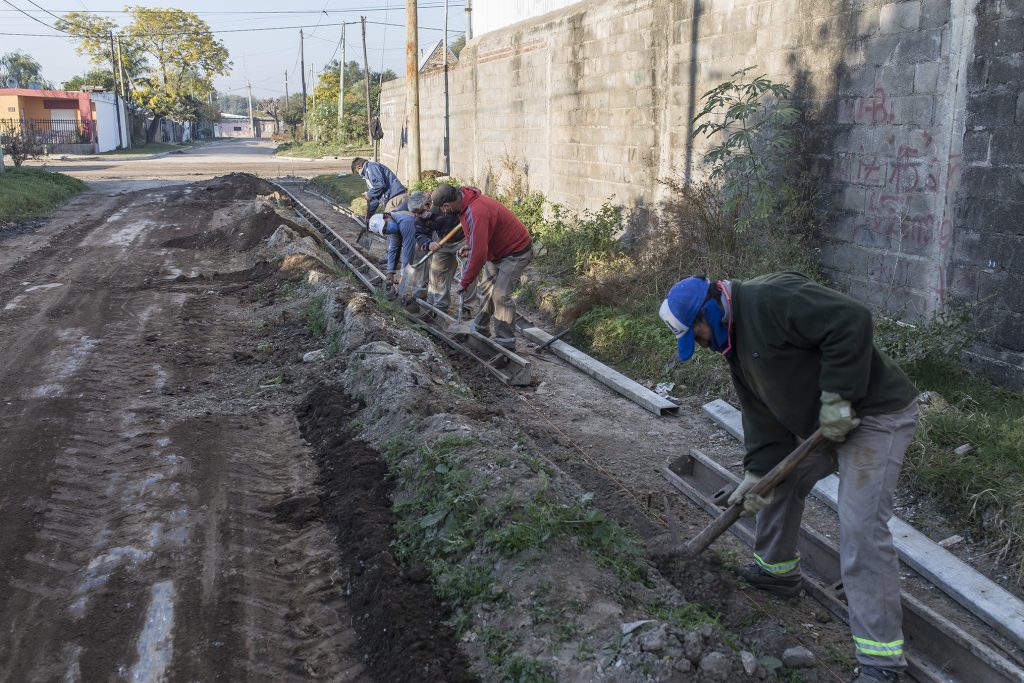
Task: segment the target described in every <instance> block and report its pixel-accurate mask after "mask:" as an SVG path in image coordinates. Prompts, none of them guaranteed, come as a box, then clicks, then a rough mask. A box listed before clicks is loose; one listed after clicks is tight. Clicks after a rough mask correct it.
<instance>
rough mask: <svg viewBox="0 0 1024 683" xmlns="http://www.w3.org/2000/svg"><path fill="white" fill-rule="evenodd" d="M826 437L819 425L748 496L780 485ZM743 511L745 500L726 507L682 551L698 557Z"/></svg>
mask: <svg viewBox="0 0 1024 683" xmlns="http://www.w3.org/2000/svg"><path fill="white" fill-rule="evenodd" d="M824 438H825V437H823V436H822V435H821V428H820V427H819V428H818V429H817V430H816V431H815V432H814V433H813V434H811V435H810V436H809V437H807V440H806V441H804V442H803V443H802V444H800V445H799V446H797V447H796V448H795V449H794V450H793V452H792V453H790V454H789V455H787V456H786V457H785V458H784V459H783V460H782V462H780V463H779V464H778V465H776V466H775V467H773V468H772V469H771V470H770V471H769V472H768V474H766V475H764V478H763V479H761V481H759V482H757V483H756V484H754V486H753V487H752V488H751V489H750V490H749V491H747V495H748V496H763V495H765V494H766V493H768V492H769V491H771V490H772V489H774V488H775V487H776V486H778V485H779V484H780V483H781V482H782V481H783V480H784V479H785V478H786V477H788V476H789V475H790V474H792V472H793V470H795V469H796V466H797V465H799V464H800V463H801V462H802V461H803V459H804V458H806V457H807V454H808V453H810V452H811V451H812V450H814V447H815V446H817V445H818V444H820V443H821V442H822V440H824ZM742 512H743V501H742V500H741V501H739V502H738V503H734V504H733V505H730V506H729V507H728V508H726V510H725V512H723V513H722V514H720V515H718V517H716V518H715V520H714V521H713V522H711V524H709V525H707V526H706V527H705V528H704V531H702V532H700V533H699V534H697V535H696V536H694V537H693V538H692V539H690V540H689V541H687V542H686V543H684V544H683V548H682V553H683V555H686V556H688V557H696V556H697V555H699V554H701V553H702V552H704V550H705V549H706V548H707V547H708V546H709V545H711V544H712V543H713V542H714V540H715V539H716V538H718V537H719V536H721V535H722V534H724V533H725V532H726V531H727V530H728V529H729V527H731V526H732V525H733V524H735V523H736V520H738V519H739V518H740V513H742Z"/></svg>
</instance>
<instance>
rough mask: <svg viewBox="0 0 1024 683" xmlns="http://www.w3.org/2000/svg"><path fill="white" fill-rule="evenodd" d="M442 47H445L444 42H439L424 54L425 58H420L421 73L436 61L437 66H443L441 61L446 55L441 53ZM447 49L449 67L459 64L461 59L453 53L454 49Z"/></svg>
mask: <svg viewBox="0 0 1024 683" xmlns="http://www.w3.org/2000/svg"><path fill="white" fill-rule="evenodd" d="M442 45H444V40H443V39H441V40H438V41H437V42H436V43H434V45H433V47H431V48H430V49H429V50H427V51H426V52H424V53H423V56H422V57H420V65H419V70H420V71H423V70H424V69H425V68H426V67H428V66H430V63H431V61H432V60H434V59H436V60H437V66H440V65H441V60H442V58H443V57H444V53H442V52H441V46H442ZM445 47H446V49H447V50H448V66H451V65H453V64H457V63H458V61H459V58H458V57H457V56H456V55H455V53H454V52H452V49H451V48H450V47H447V46H445Z"/></svg>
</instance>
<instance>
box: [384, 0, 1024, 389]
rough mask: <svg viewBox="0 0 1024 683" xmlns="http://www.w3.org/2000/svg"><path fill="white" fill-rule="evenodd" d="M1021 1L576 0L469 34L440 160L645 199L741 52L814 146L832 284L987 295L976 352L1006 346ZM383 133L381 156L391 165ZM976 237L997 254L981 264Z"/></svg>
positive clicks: (428, 160) (1014, 324)
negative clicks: (797, 113)
mask: <svg viewBox="0 0 1024 683" xmlns="http://www.w3.org/2000/svg"><path fill="white" fill-rule="evenodd" d="M1022 2H1024V0H900V1H896V2H891V1H887V0H707V1H705V2H699V1H697V0H690V1H689V2H678V0H626V1H622V0H595V1H594V2H586V3H580V4H577V5H573V6H571V7H568V8H565V9H563V10H560V11H556V12H553V13H550V14H546V15H543V16H541V17H537V18H535V19H532V20H530V21H527V22H523V23H520V24H516V25H514V26H511V27H508V28H506V29H503V30H501V31H496V32H493V33H489V34H486V35H483V36H481V37H479V38H477V39H474V40H473V41H471V42H470V44H469V45H468V46H467V47H466V48H465V50H464V51H463V53H462V55H461V56H460V63H459V65H458V67H457V68H456V69H455V70H453V71H452V72H451V73H450V74H449V79H450V82H449V85H450V123H451V131H452V138H451V139H452V143H451V170H452V173H453V174H455V175H456V176H459V177H460V178H468V179H474V180H476V181H478V182H481V183H482V182H483V181H484V179H485V178H486V177H487V176H488V168H489V166H490V167H492V168H493V167H497V166H500V160H501V158H502V157H503V156H509V157H513V158H517V159H520V160H525V161H526V163H527V166H528V169H529V178H530V184H531V188H532V189H534V190H538V191H541V192H544V193H545V194H546V195H548V196H549V197H550V198H551V199H553V200H554V201H558V202H563V203H566V204H569V205H571V206H577V207H587V208H594V207H596V206H599V205H600V204H601V203H603V202H605V201H608V200H612V201H614V202H615V203H619V204H624V205H627V206H638V207H643V206H650V205H653V204H656V203H657V202H658V201H660V200H661V199H663V198H664V193H665V191H666V189H665V187H664V186H663V185H662V184H660V183H659V182H658V180H659V178H663V177H666V176H668V175H670V174H677V175H681V176H683V177H687V178H699V177H700V176H701V175H702V174H703V172H704V169H703V167H702V164H701V158H702V152H703V150H704V149H705V148H706V144H707V143H706V142H705V141H703V140H694V139H692V137H691V132H692V123H691V122H692V118H693V115H694V114H695V113H696V111H698V110H699V107H700V102H699V98H700V95H701V94H702V93H704V92H706V91H707V90H708V89H710V88H711V87H714V86H715V85H717V84H718V83H720V82H721V81H723V80H725V79H727V78H729V77H730V75H731V74H732V73H733V72H734V71H736V70H738V69H741V68H744V67H746V66H750V65H754V64H756V65H758V69H757V71H758V72H762V73H766V74H768V76H769V77H771V78H772V79H774V80H777V81H783V82H787V83H789V84H790V85H791V86H792V87H793V90H794V93H795V95H796V97H797V99H798V101H799V103H800V106H801V107H802V108H803V109H804V111H805V112H806V113H807V115H808V117H809V119H810V120H811V121H813V122H814V125H813V129H812V131H811V134H812V137H813V138H814V141H815V142H814V143H813V145H812V158H813V161H814V164H815V170H816V173H817V175H818V176H819V178H821V180H822V182H823V184H824V189H825V191H826V195H827V196H829V197H830V198H831V200H832V201H831V204H832V207H833V208H834V210H835V215H834V219H833V220H832V221H831V223H830V225H829V226H827V234H826V235H825V240H824V243H823V245H822V252H821V258H822V263H823V266H824V267H825V268H826V270H827V272H828V273H829V274H830V276H831V277H832V278H833V279H834V280H835V281H836V282H837V284H839V285H840V286H843V287H844V288H847V289H848V290H849V291H850V292H851V293H852V294H853V295H854V296H856V297H858V298H860V299H861V300H863V301H865V302H866V303H869V304H871V305H873V306H876V307H879V308H882V309H886V310H889V311H892V312H898V313H903V314H904V315H906V316H908V317H916V316H925V315H928V314H930V313H932V312H934V311H937V310H941V309H942V308H943V307H944V306H946V305H947V304H950V303H958V302H963V301H977V300H979V298H982V297H987V296H992V295H994V293H996V292H998V294H996V295H995V296H996V298H997V299H998V301H999V303H998V306H999V307H1000V308H999V311H1000V313H998V314H995V313H993V314H992V316H991V317H992V320H993V325H994V327H993V330H994V331H993V333H992V337H991V339H990V340H989V341H990V342H991V344H992V349H994V350H993V351H991V352H985V353H984V354H983V355H985V357H993V358H994V357H995V356H996V355H997V354H1004V353H1010V354H1011V355H1012V354H1013V353H1016V352H1018V351H1021V350H1022V349H1021V346H1022V342H1021V340H1022V339H1024V334H1022V333H1024V324H1022V320H1024V318H1022V316H1024V302H1022V301H1021V299H1020V298H1019V297H1020V292H1021V291H1024V290H1022V288H1021V287H1020V284H1021V282H1020V280H1021V277H1022V269H1024V264H1022V262H1021V261H1020V260H1019V259H1016V260H1011V261H1009V262H1008V261H1007V260H1006V257H1007V256H1008V255H1013V254H1016V253H1017V251H1021V253H1022V254H1024V247H1022V245H1021V242H1020V239H1021V237H1022V231H1021V230H1020V229H1018V228H1015V227H1014V224H1013V223H1012V220H1011V219H1012V217H1013V216H1014V215H1015V214H1016V215H1018V216H1019V215H1020V214H1019V212H1017V209H1018V208H1019V202H1020V200H1021V197H1022V193H1021V191H1020V190H1021V185H1022V183H1024V180H1022V176H1021V163H1022V157H1021V155H1022V154H1024V143H1022V142H1021V141H1022V140H1024V137H1022V135H1021V127H1020V126H1021V121H1022V120H1024V95H1021V80H1022V76H1021V74H1022V71H1024V70H1022V68H1021V67H1022V65H1024V57H1022V50H1024V47H1022V45H1021V42H1022V41H1024V28H1022V22H1024V19H1022V17H1021V3H1022ZM442 85H443V76H441V75H436V76H430V77H427V78H425V79H422V80H421V95H420V98H421V127H422V130H423V140H424V143H423V150H422V154H423V168H442V165H441V164H440V161H439V156H437V155H438V150H440V149H441V141H440V140H439V139H434V140H432V139H430V136H431V135H441V134H442V131H443V128H442V127H440V126H439V125H438V124H437V121H439V120H441V118H442V117H439V114H438V113H439V112H441V111H443V88H442V87H441V86H442ZM404 97H405V94H404V83H403V82H402V81H397V82H392V83H390V84H387V85H386V86H385V89H384V93H383V94H382V103H384V104H383V105H382V106H383V107H384V108H385V128H386V129H387V130H390V131H400V130H401V129H402V126H403V124H404V115H405V100H404ZM389 117H390V118H389ZM397 140H399V135H398V134H393V135H391V136H390V138H389V139H387V140H385V145H384V148H383V160H384V161H385V162H386V163H392V164H395V163H397V164H398V166H397V168H398V169H399V171H400V174H401V173H403V172H404V170H405V169H404V166H402V164H401V158H400V157H401V154H402V152H401V151H400V148H399V145H398V144H396V141H397ZM1019 224H1020V221H1019V220H1018V221H1017V225H1019ZM997 245H999V246H997ZM1015 250H1016V251H1015ZM989 253H992V254H995V253H998V254H999V255H1000V256H1001V259H994V260H995V261H996V265H995V266H993V267H992V268H991V270H992V272H991V273H986V272H984V271H985V267H987V264H988V261H989V260H993V259H991V258H989V257H988V256H987V255H988V254H989ZM997 319H998V320H997ZM999 357H1000V359H1001V362H1004V363H1008V364H1009V365H1008V366H1007V367H1010V366H1013V365H1014V363H1016V366H1017V367H1018V369H1019V367H1020V366H1021V361H1020V359H1013V358H1011V359H1010V360H1006V357H1004V356H999ZM1022 358H1024V356H1022ZM1021 375H1022V376H1024V372H1022V373H1021Z"/></svg>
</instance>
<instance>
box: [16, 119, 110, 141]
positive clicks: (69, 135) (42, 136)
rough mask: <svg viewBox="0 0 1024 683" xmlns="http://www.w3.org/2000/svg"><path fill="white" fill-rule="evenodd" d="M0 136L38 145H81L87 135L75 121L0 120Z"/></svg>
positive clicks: (82, 127)
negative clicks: (20, 139) (18, 138)
mask: <svg viewBox="0 0 1024 683" xmlns="http://www.w3.org/2000/svg"><path fill="white" fill-rule="evenodd" d="M0 136H3V137H20V138H22V139H24V140H26V141H31V142H33V143H35V144H38V145H81V144H87V143H89V142H91V140H90V139H89V133H88V131H87V130H86V128H85V126H83V125H82V124H81V123H80V122H79V121H77V120H75V119H28V120H24V121H23V120H21V119H0Z"/></svg>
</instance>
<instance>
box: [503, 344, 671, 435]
mask: <svg viewBox="0 0 1024 683" xmlns="http://www.w3.org/2000/svg"><path fill="white" fill-rule="evenodd" d="M523 334H524V335H526V337H527V338H528V339H530V340H531V341H534V342H536V343H537V344H544V343H546V342H548V341H551V337H552V335H550V334H548V333H547V332H545V331H544V330H542V329H540V328H539V327H528V328H526V329H524V330H523ZM548 349H549V350H550V351H551V352H552V353H554V354H555V355H556V356H558V357H559V358H561V359H562V360H564V361H566V362H568V363H569V364H571V365H573V366H574V367H576V368H578V369H580V370H582V371H583V372H585V373H586V374H588V375H590V376H591V377H593V378H594V379H596V380H597V381H598V382H600V383H601V384H604V385H605V386H606V387H608V388H610V389H612V390H613V391H616V392H618V393H619V394H622V395H623V396H625V397H626V398H628V399H629V400H631V401H633V402H634V403H636V404H637V405H639V406H641V407H643V408H646V409H647V410H649V411H651V412H652V413H654V414H655V415H664V414H666V413H668V414H672V415H675V414H678V413H679V406H677V405H676V404H675V403H672V401H669V400H668V399H666V398H663V397H661V396H658V395H657V394H656V393H654V392H653V391H651V390H650V389H648V388H647V387H645V386H643V385H642V384H639V383H637V382H634V381H633V380H631V379H630V378H628V377H626V376H625V375H623V374H622V373H621V372H617V371H615V370H612V369H611V368H610V367H608V366H607V365H605V364H604V363H602V362H600V361H598V360H596V359H594V358H592V357H590V356H588V355H587V354H585V353H583V352H582V351H580V350H579V349H577V348H574V347H572V346H570V345H569V344H566V343H565V342H563V341H556V342H554V343H553V344H551V346H549V347H548Z"/></svg>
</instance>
